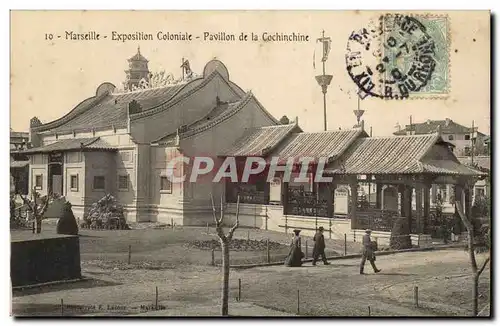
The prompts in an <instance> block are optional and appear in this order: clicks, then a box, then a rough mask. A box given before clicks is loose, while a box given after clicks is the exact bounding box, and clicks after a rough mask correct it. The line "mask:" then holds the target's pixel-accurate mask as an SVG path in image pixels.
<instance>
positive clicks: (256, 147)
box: [220, 123, 302, 157]
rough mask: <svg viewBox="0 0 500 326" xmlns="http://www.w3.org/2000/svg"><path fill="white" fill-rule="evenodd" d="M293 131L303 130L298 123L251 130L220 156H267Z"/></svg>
mask: <svg viewBox="0 0 500 326" xmlns="http://www.w3.org/2000/svg"><path fill="white" fill-rule="evenodd" d="M293 131H295V132H299V131H302V130H301V129H300V127H299V126H298V125H297V124H296V123H291V124H286V125H276V126H265V127H258V128H250V129H248V130H247V131H246V132H245V133H244V134H243V136H242V137H241V138H240V139H238V140H237V141H236V143H234V144H233V146H232V147H230V148H229V149H227V150H225V151H223V152H222V153H220V156H234V157H238V156H265V155H267V154H268V153H269V152H270V151H272V150H273V149H274V148H276V146H277V145H278V144H279V143H280V142H282V141H283V140H284V139H285V138H286V137H287V136H288V135H289V134H290V133H291V132H293Z"/></svg>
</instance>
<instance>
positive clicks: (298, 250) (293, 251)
mask: <svg viewBox="0 0 500 326" xmlns="http://www.w3.org/2000/svg"><path fill="white" fill-rule="evenodd" d="M293 233H295V236H294V237H293V239H292V243H291V244H290V251H289V253H288V256H287V257H286V259H285V266H288V267H300V266H302V258H304V253H303V252H302V245H301V238H300V235H299V234H300V230H298V229H295V230H293Z"/></svg>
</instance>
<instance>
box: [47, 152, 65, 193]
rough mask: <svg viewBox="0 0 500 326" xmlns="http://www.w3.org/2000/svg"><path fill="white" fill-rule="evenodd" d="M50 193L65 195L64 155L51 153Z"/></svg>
mask: <svg viewBox="0 0 500 326" xmlns="http://www.w3.org/2000/svg"><path fill="white" fill-rule="evenodd" d="M48 173H49V177H48V191H49V192H48V193H49V194H58V195H61V196H62V195H63V155H62V153H51V154H49V171H48Z"/></svg>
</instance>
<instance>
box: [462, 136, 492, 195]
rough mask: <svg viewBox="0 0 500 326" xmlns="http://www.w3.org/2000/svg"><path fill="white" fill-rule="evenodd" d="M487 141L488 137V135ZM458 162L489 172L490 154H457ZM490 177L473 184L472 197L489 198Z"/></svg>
mask: <svg viewBox="0 0 500 326" xmlns="http://www.w3.org/2000/svg"><path fill="white" fill-rule="evenodd" d="M488 143H489V137H488ZM457 158H458V160H459V161H460V163H462V164H463V165H467V166H470V167H472V168H474V169H476V170H479V171H482V172H486V173H488V174H490V173H491V157H490V156H474V158H472V157H471V156H457ZM490 182H491V180H490V177H487V178H485V179H484V180H479V181H478V182H476V184H475V185H474V192H473V196H474V199H476V197H478V196H487V197H488V198H490Z"/></svg>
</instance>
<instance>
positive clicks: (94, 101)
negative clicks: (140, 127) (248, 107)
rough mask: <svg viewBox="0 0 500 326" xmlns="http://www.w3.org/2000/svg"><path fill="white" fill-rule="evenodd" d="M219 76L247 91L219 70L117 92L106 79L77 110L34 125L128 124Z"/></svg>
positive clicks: (41, 128) (63, 128) (61, 128)
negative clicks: (136, 107)
mask: <svg viewBox="0 0 500 326" xmlns="http://www.w3.org/2000/svg"><path fill="white" fill-rule="evenodd" d="M208 65H209V64H207V66H208ZM222 72H224V71H222ZM216 78H217V81H220V82H222V83H226V84H227V85H228V87H229V88H230V89H231V90H233V91H234V93H235V95H236V96H237V97H241V96H243V95H244V94H245V93H244V92H243V91H242V90H241V88H239V86H237V85H236V84H234V83H233V82H231V81H229V80H226V79H224V76H222V75H221V72H220V71H219V70H213V71H211V73H210V74H209V75H206V76H205V75H204V76H203V77H200V78H196V79H193V80H191V81H189V82H187V83H179V84H176V85H168V86H164V87H158V88H149V89H140V90H137V91H132V92H126V93H113V92H114V89H115V87H114V85H112V84H110V83H103V84H101V86H99V87H98V89H97V92H96V96H93V97H90V98H87V99H85V100H83V101H82V102H81V103H80V104H78V105H77V106H76V107H75V108H74V109H73V110H71V111H70V112H69V113H67V114H66V115H64V116H63V117H61V118H59V119H57V120H54V121H52V122H49V123H45V124H41V125H36V126H35V125H34V126H32V130H33V131H34V132H36V133H46V134H55V133H60V134H62V133H71V132H73V131H78V132H85V131H87V132H88V131H91V130H104V129H109V128H113V127H114V128H126V127H127V124H128V119H129V118H130V120H131V121H133V120H137V119H142V118H144V117H148V116H152V115H155V114H157V113H160V112H162V111H166V110H169V109H170V108H171V107H173V106H175V105H177V104H178V103H179V102H180V101H182V100H184V99H187V98H188V97H190V96H194V95H195V94H196V93H197V92H198V91H199V90H201V89H203V88H204V87H205V86H207V85H208V84H209V83H210V82H211V81H212V80H214V79H216ZM133 100H135V101H136V102H137V103H138V104H139V106H140V111H139V112H134V113H132V114H129V113H128V105H129V103H130V102H132V101H133ZM200 100H202V98H200Z"/></svg>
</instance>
